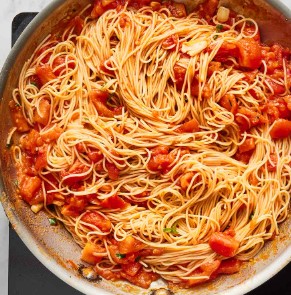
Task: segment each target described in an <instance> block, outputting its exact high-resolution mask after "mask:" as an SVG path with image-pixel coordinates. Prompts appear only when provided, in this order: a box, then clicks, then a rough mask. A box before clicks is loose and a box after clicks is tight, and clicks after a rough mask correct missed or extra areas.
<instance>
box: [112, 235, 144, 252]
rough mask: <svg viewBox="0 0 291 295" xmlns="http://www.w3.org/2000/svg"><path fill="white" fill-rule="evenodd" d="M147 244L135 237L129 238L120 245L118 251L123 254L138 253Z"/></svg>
mask: <svg viewBox="0 0 291 295" xmlns="http://www.w3.org/2000/svg"><path fill="white" fill-rule="evenodd" d="M145 246H146V245H145V244H144V243H142V242H140V241H138V240H137V239H135V238H134V237H133V236H127V237H126V238H125V239H124V240H122V241H120V242H119V243H118V250H119V252H120V253H122V254H128V253H134V252H138V251H139V250H142V249H144V248H145Z"/></svg>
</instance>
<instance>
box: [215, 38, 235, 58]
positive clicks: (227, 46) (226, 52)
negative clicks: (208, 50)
mask: <svg viewBox="0 0 291 295" xmlns="http://www.w3.org/2000/svg"><path fill="white" fill-rule="evenodd" d="M238 54H239V50H238V47H237V45H236V44H234V43H230V42H227V41H225V42H223V43H222V45H221V46H220V48H219V49H218V51H217V53H216V55H215V60H217V61H221V62H224V61H226V60H227V59H228V58H229V57H235V58H236V57H238Z"/></svg>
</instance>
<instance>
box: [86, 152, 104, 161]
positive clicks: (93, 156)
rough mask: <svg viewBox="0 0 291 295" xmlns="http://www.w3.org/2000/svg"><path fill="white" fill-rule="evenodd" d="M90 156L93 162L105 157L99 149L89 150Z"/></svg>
mask: <svg viewBox="0 0 291 295" xmlns="http://www.w3.org/2000/svg"><path fill="white" fill-rule="evenodd" d="M88 158H89V159H90V160H91V161H92V162H93V163H97V162H99V161H101V160H102V159H103V155H102V153H101V152H100V151H99V150H92V151H89V152H88Z"/></svg>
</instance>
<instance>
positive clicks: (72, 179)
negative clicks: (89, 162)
mask: <svg viewBox="0 0 291 295" xmlns="http://www.w3.org/2000/svg"><path fill="white" fill-rule="evenodd" d="M88 170H89V167H87V166H85V165H84V164H83V163H82V162H80V161H79V160H76V161H75V163H74V164H73V165H72V166H71V167H70V168H69V169H68V170H62V171H61V173H60V174H61V177H62V179H63V183H64V184H65V185H73V184H75V183H76V182H78V181H82V180H85V179H86V178H87V177H88V173H87V172H88Z"/></svg>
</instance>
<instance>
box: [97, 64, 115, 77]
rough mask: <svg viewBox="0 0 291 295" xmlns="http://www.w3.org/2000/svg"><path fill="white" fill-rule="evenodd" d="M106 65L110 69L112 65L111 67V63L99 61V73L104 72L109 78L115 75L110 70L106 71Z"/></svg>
mask: <svg viewBox="0 0 291 295" xmlns="http://www.w3.org/2000/svg"><path fill="white" fill-rule="evenodd" d="M106 65H107V66H108V67H109V68H110V67H111V66H112V65H111V62H110V61H108V60H107V61H101V63H100V71H101V72H104V73H105V74H106V75H110V76H113V77H114V75H115V73H114V71H112V70H111V69H108V68H107V67H106Z"/></svg>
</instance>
